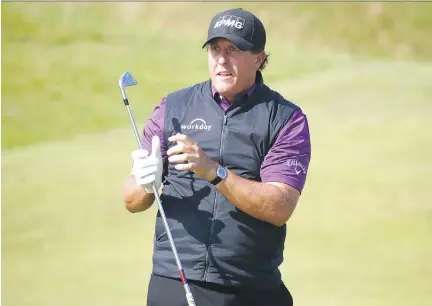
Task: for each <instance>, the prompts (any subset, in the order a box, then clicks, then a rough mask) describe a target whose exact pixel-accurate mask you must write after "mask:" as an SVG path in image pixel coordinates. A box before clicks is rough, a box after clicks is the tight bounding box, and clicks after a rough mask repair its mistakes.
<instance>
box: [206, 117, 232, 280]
mask: <svg viewBox="0 0 432 306" xmlns="http://www.w3.org/2000/svg"><path fill="white" fill-rule="evenodd" d="M227 120H228V118H227V116H226V115H224V119H223V125H222V133H221V138H220V148H219V160H220V163H221V165H223V159H222V153H223V138H224V131H225V126H226V124H227ZM217 198H218V193H217V192H216V194H215V199H214V203H213V214H212V224H211V225H210V233H209V239H208V244H209V245H208V248H207V252H206V257H205V270H204V280H205V281H207V276H208V264H209V250H210V247H211V234H212V228H213V221H214V220H215V219H216V204H217Z"/></svg>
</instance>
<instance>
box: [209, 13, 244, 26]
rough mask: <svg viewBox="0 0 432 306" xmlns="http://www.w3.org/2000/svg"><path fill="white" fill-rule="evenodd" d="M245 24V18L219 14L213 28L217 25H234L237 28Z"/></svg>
mask: <svg viewBox="0 0 432 306" xmlns="http://www.w3.org/2000/svg"><path fill="white" fill-rule="evenodd" d="M244 24H245V20H244V19H243V18H240V17H237V16H233V15H224V16H220V17H219V18H218V20H217V21H216V23H215V25H214V27H213V28H214V29H216V28H219V27H222V26H224V27H231V28H232V27H235V28H237V29H243V28H244Z"/></svg>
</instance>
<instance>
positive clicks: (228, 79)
mask: <svg viewBox="0 0 432 306" xmlns="http://www.w3.org/2000/svg"><path fill="white" fill-rule="evenodd" d="M207 49H208V66H209V72H210V79H211V81H212V84H213V86H214V87H215V88H216V90H217V91H218V92H219V93H220V94H221V95H223V96H224V97H225V98H227V99H228V100H230V101H231V102H233V100H234V96H235V95H236V94H238V93H241V92H242V91H245V90H247V89H248V88H249V87H251V86H252V85H253V84H254V83H255V74H256V71H257V70H258V68H259V66H260V65H261V63H262V61H263V58H264V57H263V53H264V52H260V53H258V54H253V53H251V52H250V51H241V50H239V49H238V48H237V47H236V46H235V45H234V44H233V43H232V42H231V41H229V40H226V39H223V38H220V39H214V40H212V41H211V42H210V43H209V44H208V46H207Z"/></svg>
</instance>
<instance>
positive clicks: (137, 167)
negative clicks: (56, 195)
mask: <svg viewBox="0 0 432 306" xmlns="http://www.w3.org/2000/svg"><path fill="white" fill-rule="evenodd" d="M131 155H132V159H133V167H132V174H133V175H134V176H135V180H136V183H137V185H141V188H143V189H144V190H145V191H146V192H147V193H153V187H152V183H153V182H155V184H156V188H157V189H159V188H160V186H161V184H162V168H163V164H162V155H161V151H160V140H159V137H158V136H153V139H152V152H151V154H150V155H149V152H148V151H147V150H144V149H137V150H134V151H132V154H131Z"/></svg>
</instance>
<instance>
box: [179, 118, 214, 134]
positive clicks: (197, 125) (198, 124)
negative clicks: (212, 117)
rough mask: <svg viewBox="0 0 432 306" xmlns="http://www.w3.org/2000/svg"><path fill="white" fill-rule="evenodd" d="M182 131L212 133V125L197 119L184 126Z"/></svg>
mask: <svg viewBox="0 0 432 306" xmlns="http://www.w3.org/2000/svg"><path fill="white" fill-rule="evenodd" d="M181 127H182V129H186V130H205V131H210V129H211V127H212V126H211V125H207V123H206V122H205V121H204V119H201V118H196V119H194V120H192V121H191V123H189V124H182V126H181Z"/></svg>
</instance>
